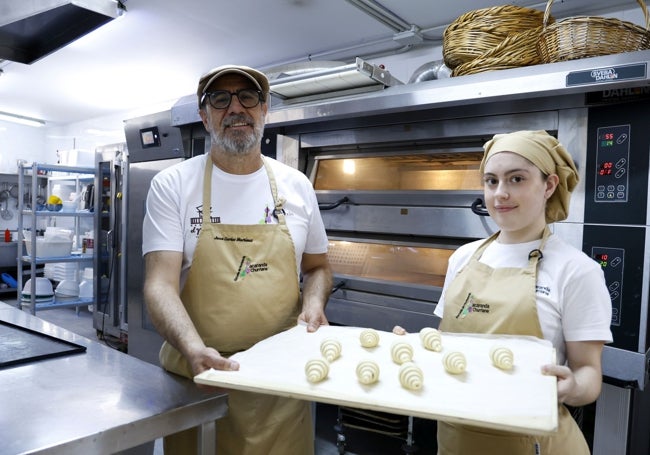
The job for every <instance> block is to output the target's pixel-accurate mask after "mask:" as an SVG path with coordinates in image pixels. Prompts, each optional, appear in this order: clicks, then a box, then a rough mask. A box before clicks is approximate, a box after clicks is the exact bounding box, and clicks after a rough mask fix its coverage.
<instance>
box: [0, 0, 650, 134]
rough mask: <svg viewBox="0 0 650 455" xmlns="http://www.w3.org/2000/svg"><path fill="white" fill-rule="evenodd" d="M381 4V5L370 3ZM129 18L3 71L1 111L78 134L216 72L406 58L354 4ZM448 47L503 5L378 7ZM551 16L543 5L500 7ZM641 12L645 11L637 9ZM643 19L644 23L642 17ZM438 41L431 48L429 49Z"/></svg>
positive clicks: (236, 0) (612, 6)
mask: <svg viewBox="0 0 650 455" xmlns="http://www.w3.org/2000/svg"><path fill="white" fill-rule="evenodd" d="M366 1H367V2H372V0H366ZM124 3H125V4H126V8H127V12H126V13H125V14H124V15H123V16H122V17H120V18H118V19H116V20H114V21H112V22H110V23H108V24H107V25H105V26H103V27H101V28H99V29H98V30H95V31H94V32H92V33H90V34H88V35H86V36H84V37H83V38H81V39H79V40H77V41H75V42H73V43H72V44H70V45H68V46H67V47H65V48H63V49H60V50H58V51H56V52H54V53H52V54H50V55H48V56H46V57H44V58H42V59H41V60H39V61H37V62H34V63H32V64H31V65H24V64H20V63H15V62H9V61H0V69H2V70H3V74H2V75H0V111H4V112H12V113H16V114H20V115H24V116H29V117H35V118H39V119H43V120H46V121H47V122H48V123H49V124H54V125H56V124H59V125H61V124H69V123H74V122H79V121H83V120H86V119H90V118H97V117H102V116H107V115H112V114H116V113H119V112H125V111H130V110H134V109H138V108H142V107H144V106H153V105H158V104H160V103H167V102H171V101H173V100H177V99H178V98H180V97H182V96H184V95H188V94H190V93H193V92H194V90H195V87H196V82H197V80H198V78H199V76H200V75H201V74H202V73H204V72H205V71H207V70H209V69H210V68H211V67H213V66H217V65H221V64H224V63H240V64H246V65H250V66H255V67H258V68H260V69H262V70H269V69H272V68H275V67H278V66H280V65H286V64H290V63H297V62H306V61H308V60H309V59H311V60H314V61H320V60H337V61H345V62H349V61H351V60H350V59H352V58H353V57H354V56H360V57H362V58H367V57H368V56H370V57H372V56H373V55H374V54H376V53H378V52H390V51H391V50H394V51H396V50H398V49H400V48H401V47H402V46H401V45H400V44H398V43H396V42H395V41H394V40H393V36H394V34H395V31H394V30H392V29H390V28H388V27H387V26H386V25H383V24H382V23H380V22H378V21H377V20H375V19H373V18H372V17H370V16H369V15H367V14H366V13H364V12H362V11H361V10H360V9H358V8H357V7H355V6H354V5H353V4H351V3H350V2H348V1H346V0H233V1H228V2H224V1H216V0H182V1H179V0H128V1H125V2H124ZM374 3H379V4H380V5H382V6H383V7H385V8H387V9H388V10H390V11H392V12H393V13H394V14H396V15H397V16H399V17H401V18H402V19H404V20H405V21H406V22H407V23H408V24H412V25H415V26H417V27H419V28H420V29H421V30H422V32H423V35H424V36H425V37H426V38H427V39H428V40H427V41H425V43H426V44H428V45H440V39H441V36H442V32H443V30H444V28H445V26H446V25H447V24H449V23H450V22H451V21H453V20H454V19H455V18H456V17H458V16H459V15H460V14H463V13H465V12H467V11H470V10H474V9H478V8H486V7H491V6H494V5H495V1H494V0H377V1H376V2H374ZM505 3H510V4H516V5H519V6H532V7H534V8H537V9H542V10H543V9H544V6H545V5H546V2H540V1H534V0H522V1H510V2H505V1H503V2H496V4H505ZM635 5H636V7H635ZM631 9H637V10H638V12H639V13H640V11H641V9H640V8H639V6H638V4H637V3H635V2H633V1H631V0H627V1H624V0H563V1H562V0H557V1H556V2H555V3H554V4H553V9H552V12H553V14H554V15H555V16H556V17H558V18H560V17H564V16H567V15H575V14H606V13H608V12H611V11H622V10H631ZM639 17H642V15H640V14H639ZM429 39H430V40H429Z"/></svg>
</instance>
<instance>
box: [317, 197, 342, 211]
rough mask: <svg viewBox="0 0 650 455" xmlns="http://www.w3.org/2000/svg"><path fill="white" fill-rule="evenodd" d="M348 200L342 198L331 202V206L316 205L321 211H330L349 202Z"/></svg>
mask: <svg viewBox="0 0 650 455" xmlns="http://www.w3.org/2000/svg"><path fill="white" fill-rule="evenodd" d="M349 201H350V198H349V197H347V196H343V197H342V198H341V199H339V200H338V201H336V202H332V203H331V204H318V208H319V209H321V210H332V209H335V208H336V207H338V206H339V205H341V204H345V203H346V202H349Z"/></svg>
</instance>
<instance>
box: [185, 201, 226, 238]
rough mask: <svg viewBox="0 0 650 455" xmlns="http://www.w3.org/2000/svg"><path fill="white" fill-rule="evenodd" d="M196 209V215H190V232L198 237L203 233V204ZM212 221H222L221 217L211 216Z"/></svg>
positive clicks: (215, 222)
mask: <svg viewBox="0 0 650 455" xmlns="http://www.w3.org/2000/svg"><path fill="white" fill-rule="evenodd" d="M195 210H196V216H193V217H190V233H192V234H194V235H195V236H196V238H197V239H198V238H199V234H200V233H201V224H203V205H198V206H196V207H195ZM210 223H214V224H217V223H221V217H218V216H210Z"/></svg>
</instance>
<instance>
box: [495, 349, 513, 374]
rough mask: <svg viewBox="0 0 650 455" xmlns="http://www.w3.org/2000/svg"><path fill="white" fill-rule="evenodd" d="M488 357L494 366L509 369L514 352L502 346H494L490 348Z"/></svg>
mask: <svg viewBox="0 0 650 455" xmlns="http://www.w3.org/2000/svg"><path fill="white" fill-rule="evenodd" d="M490 359H491V360H492V363H493V364H494V366H495V367H497V368H500V369H502V370H511V369H512V364H513V363H514V354H513V353H512V351H511V350H510V349H508V348H506V347H504V346H495V347H493V348H492V349H490Z"/></svg>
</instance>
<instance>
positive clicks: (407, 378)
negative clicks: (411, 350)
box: [399, 362, 424, 390]
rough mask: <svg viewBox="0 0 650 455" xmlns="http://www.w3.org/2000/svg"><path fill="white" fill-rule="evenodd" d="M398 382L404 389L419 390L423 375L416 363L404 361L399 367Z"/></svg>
mask: <svg viewBox="0 0 650 455" xmlns="http://www.w3.org/2000/svg"><path fill="white" fill-rule="evenodd" d="M399 382H400V384H402V387H404V388H406V389H409V390H420V389H421V388H422V384H423V382H424V375H423V374H422V370H421V369H420V367H418V366H417V365H416V364H414V363H413V362H406V363H403V364H402V366H401V367H399Z"/></svg>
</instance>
